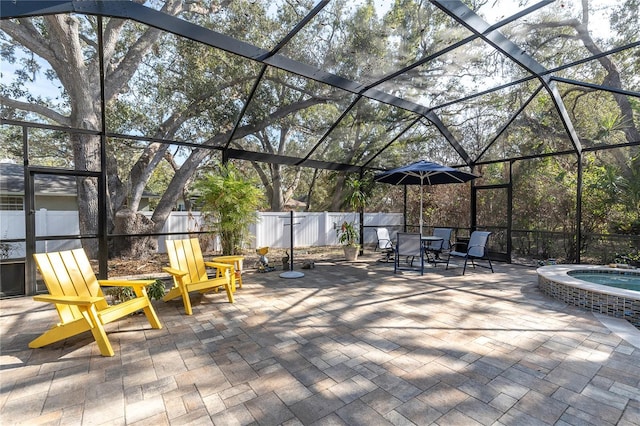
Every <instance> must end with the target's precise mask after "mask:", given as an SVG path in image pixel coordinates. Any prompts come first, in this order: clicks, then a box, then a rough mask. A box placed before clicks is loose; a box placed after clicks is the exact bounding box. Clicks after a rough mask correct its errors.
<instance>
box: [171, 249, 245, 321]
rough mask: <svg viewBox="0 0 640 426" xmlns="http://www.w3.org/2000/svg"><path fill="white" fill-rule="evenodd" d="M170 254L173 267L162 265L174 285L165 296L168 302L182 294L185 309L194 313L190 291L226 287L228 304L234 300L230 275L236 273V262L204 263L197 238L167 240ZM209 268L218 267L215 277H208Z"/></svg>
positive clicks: (189, 312) (202, 291)
mask: <svg viewBox="0 0 640 426" xmlns="http://www.w3.org/2000/svg"><path fill="white" fill-rule="evenodd" d="M166 244H167V254H168V255H169V265H170V267H165V268H162V270H163V271H165V272H168V273H169V274H171V275H172V276H173V283H174V286H173V288H172V289H171V290H169V292H168V293H167V294H166V295H165V296H164V298H163V299H162V300H164V301H165V302H167V301H169V300H172V299H175V298H177V297H182V303H183V304H184V310H185V311H186V313H187V315H192V314H193V311H192V310H191V300H189V293H190V292H192V291H200V293H207V292H209V291H211V290H218V289H219V288H220V287H224V289H225V291H226V292H227V298H228V299H229V303H233V291H232V287H231V278H230V277H231V274H234V273H235V271H234V267H233V264H228V263H218V262H205V261H204V259H203V258H202V250H200V243H199V242H198V239H197V238H190V239H186V240H167V241H166ZM207 267H209V268H216V276H215V277H213V278H209V276H208V275H207Z"/></svg>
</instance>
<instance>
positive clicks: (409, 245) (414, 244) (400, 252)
mask: <svg viewBox="0 0 640 426" xmlns="http://www.w3.org/2000/svg"><path fill="white" fill-rule="evenodd" d="M401 258H406V263H407V264H408V266H404V265H402V266H401V265H400V259H401ZM415 260H418V261H419V262H420V267H419V270H420V275H423V274H424V250H423V246H422V236H421V235H420V234H417V233H408V232H398V234H397V240H396V249H395V260H394V262H393V273H394V274H395V273H396V272H397V271H399V270H401V269H415V270H418V268H415V267H414V266H413V262H414V261H415Z"/></svg>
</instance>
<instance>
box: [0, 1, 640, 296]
mask: <svg viewBox="0 0 640 426" xmlns="http://www.w3.org/2000/svg"><path fill="white" fill-rule="evenodd" d="M638 7H639V6H638V3H637V2H636V1H633V0H630V1H613V0H602V1H599V0H583V1H561V0H556V1H553V0H544V1H529V0H522V1H512V0H487V1H453V0H442V1H440V0H432V1H412V0H398V1H382V0H378V1H373V0H370V1H367V0H359V1H346V0H345V1H339V0H332V1H329V0H325V1H305V0H294V1H290V0H276V1H269V0H238V1H217V0H211V1H207V0H203V1H178V0H166V1H161V0H151V1H145V2H134V1H21V0H17V1H14V0H12V1H0V18H1V19H2V21H0V24H1V31H0V34H1V36H2V38H1V43H2V77H1V81H0V83H1V87H2V92H1V93H0V99H1V100H2V132H3V145H4V148H2V151H0V153H1V154H2V155H1V157H2V158H10V159H13V160H19V161H24V165H25V168H24V183H25V185H24V194H23V196H24V212H25V221H24V223H25V225H24V227H25V229H24V233H25V237H24V238H22V237H21V238H13V239H12V238H11V237H9V238H7V237H6V236H2V238H3V240H5V241H8V242H11V243H15V244H19V245H23V246H24V250H23V251H24V253H25V259H26V260H25V261H26V262H27V267H26V271H27V272H26V274H27V279H26V281H27V282H30V281H31V280H32V279H33V275H31V276H29V274H33V273H34V272H33V271H32V269H33V268H32V266H30V264H29V259H30V257H31V253H33V252H34V251H35V249H36V241H39V240H40V239H44V237H41V236H39V235H38V233H37V230H36V229H35V226H36V225H35V223H34V221H33V219H31V218H29V212H31V211H33V210H34V209H35V208H36V207H37V206H34V205H33V203H34V202H35V201H34V197H33V195H32V194H31V195H30V193H29V192H30V191H32V188H33V187H34V186H35V184H36V181H37V179H38V177H39V176H43V175H46V176H49V175H52V174H53V175H57V174H59V175H64V176H74V177H77V178H78V182H79V183H78V186H77V196H78V199H80V200H84V202H80V203H79V205H78V206H77V209H78V212H79V215H80V217H81V223H80V232H79V234H78V235H73V236H72V235H63V236H57V238H58V239H65V238H81V239H84V240H87V241H88V240H91V241H93V243H94V244H95V245H96V247H98V248H100V250H99V252H100V253H101V254H102V253H106V252H107V250H106V249H107V246H108V241H109V239H114V238H123V237H124V236H125V235H126V232H124V231H123V228H118V227H117V226H115V225H114V220H115V217H116V216H117V214H118V212H122V211H124V210H132V211H134V212H135V211H137V210H138V207H139V205H140V198H141V197H142V194H143V192H144V190H145V187H146V186H147V184H148V183H149V181H150V177H151V175H152V174H153V173H157V172H158V170H159V167H161V166H160V165H161V164H164V163H163V160H166V159H167V158H168V157H171V167H172V168H170V169H167V171H166V172H161V174H165V175H168V176H169V177H168V178H167V180H166V181H165V186H164V187H163V188H162V191H163V192H162V193H161V194H159V201H158V203H157V205H156V206H155V210H154V216H153V217H152V219H151V221H152V222H155V223H159V222H160V221H161V219H162V218H163V217H166V215H167V214H168V213H169V212H170V211H171V210H172V209H173V208H174V207H175V204H176V200H178V199H179V198H180V197H181V196H182V195H183V194H182V193H181V191H182V189H183V188H184V187H185V186H186V185H187V184H188V183H189V182H190V181H191V180H192V179H193V178H194V177H197V175H198V174H199V173H200V172H201V169H200V167H203V166H204V165H206V164H208V162H210V161H212V159H216V160H220V161H223V162H225V161H233V160H235V161H240V162H247V163H251V164H255V165H256V166H255V167H256V168H257V167H259V165H265V166H264V167H265V168H264V169H262V170H265V172H264V173H265V175H268V176H266V177H265V178H264V179H265V181H266V182H268V183H269V185H273V188H271V187H270V191H272V192H278V191H280V192H285V191H284V189H282V188H278V187H276V185H275V182H276V181H279V180H280V175H278V174H277V170H276V169H278V167H281V168H283V169H285V170H298V169H305V170H306V169H309V170H324V171H328V172H329V173H334V174H335V175H340V176H342V175H344V174H353V175H356V176H361V177H362V176H366V175H367V174H369V173H371V174H372V173H375V172H379V171H383V170H388V169H392V168H395V167H399V166H402V165H404V164H408V163H411V162H413V161H416V160H417V159H424V160H428V161H434V162H437V163H441V164H446V165H449V166H453V167H459V168H462V169H463V170H465V171H469V172H472V173H475V174H479V175H482V176H483V177H482V178H481V179H478V180H477V181H475V182H473V183H471V184H469V185H468V186H467V187H466V191H467V194H468V195H467V198H466V199H465V200H464V204H465V207H464V208H465V211H468V217H469V219H468V222H467V223H465V224H464V225H463V227H468V228H470V229H475V228H484V229H489V230H494V231H495V234H496V236H497V240H496V244H499V245H500V248H499V249H496V250H497V251H499V252H500V253H503V254H504V255H505V258H506V259H507V260H508V259H510V258H511V253H512V250H514V249H515V248H516V246H517V247H520V246H526V245H527V244H530V242H529V241H528V240H527V238H526V234H527V232H530V231H531V229H529V228H527V227H528V226H530V225H529V224H524V222H523V223H522V224H520V223H519V219H520V218H521V217H524V216H525V215H526V216H527V217H530V216H535V215H538V214H540V211H544V210H545V209H547V207H545V206H546V204H545V203H547V202H548V203H550V204H551V205H554V202H553V201H545V196H546V195H545V194H538V196H537V197H535V198H536V200H537V201H536V202H535V203H534V202H528V201H530V200H527V197H528V196H529V195H530V194H531V193H532V191H533V189H532V187H531V185H532V181H534V180H535V179H536V178H534V177H533V176H538V175H537V173H538V172H539V170H540V168H541V167H546V168H547V170H551V169H552V168H553V167H556V166H557V164H559V165H560V166H562V167H565V170H566V169H570V168H572V170H573V171H572V172H571V173H566V172H564V171H556V173H555V174H554V175H553V178H552V180H551V181H550V182H548V183H547V184H546V187H547V188H551V189H553V188H555V187H563V188H565V189H566V188H568V190H567V191H564V195H563V196H564V197H566V198H564V199H561V200H560V201H556V202H555V205H559V204H563V203H564V204H569V205H570V207H567V210H571V212H570V214H561V213H558V214H557V215H556V216H555V217H551V218H549V219H548V220H547V223H548V226H547V228H546V229H545V230H546V231H549V232H550V234H549V235H548V236H547V237H546V238H548V239H555V238H556V236H555V235H554V232H555V230H557V229H559V228H558V223H560V222H562V229H563V233H564V234H566V233H567V232H568V233H569V236H568V237H566V238H568V240H567V241H568V242H567V244H568V245H572V246H573V249H572V250H573V251H572V254H571V256H570V258H571V260H573V261H580V257H581V253H583V252H584V250H583V248H584V245H585V244H584V241H586V239H587V238H588V236H587V234H594V235H595V234H598V235H600V234H601V233H602V230H601V229H600V228H598V227H597V226H596V225H593V226H592V224H597V223H598V221H600V222H602V220H603V219H602V218H603V217H604V213H602V215H601V216H598V215H597V214H595V213H594V214H592V213H591V212H592V211H596V212H599V211H601V210H604V211H606V210H607V209H606V206H605V207H601V206H592V205H591V199H592V198H593V199H597V198H598V197H599V195H598V194H599V193H597V191H599V190H600V189H599V188H598V185H597V182H598V179H600V178H602V179H603V180H604V178H605V177H607V178H610V180H611V181H612V182H617V179H618V178H620V179H622V180H624V182H626V183H625V185H626V187H625V188H627V189H625V190H624V191H623V192H621V193H620V194H621V195H620V196H619V197H618V198H615V197H613V198H612V201H611V202H616V203H617V202H619V201H620V197H627V196H628V197H629V198H630V201H628V202H626V201H625V202H626V204H625V205H624V206H626V207H620V208H618V207H616V208H615V209H611V210H616V211H618V210H625V209H626V210H625V211H624V212H620V217H622V216H624V217H625V218H626V219H625V220H627V221H629V220H628V218H629V217H630V215H631V216H633V215H634V214H635V215H636V216H635V217H636V218H637V215H638V212H637V210H636V211H635V212H634V211H631V212H629V211H628V210H629V209H631V210H633V206H635V208H636V209H637V208H638V201H637V200H635V201H634V200H633V199H632V198H633V197H635V195H634V194H636V193H637V194H640V190H639V189H638V188H637V187H638V186H639V185H640V183H638V182H639V181H640V177H639V175H640V172H639V171H638V170H639V169H640V159H639V157H638V152H639V150H640V148H639V146H640V132H639V131H638V129H639V127H640V124H639V120H640V112H639V108H640V107H639V105H640V103H639V97H640V77H639V76H640V59H639V58H640V36H639V31H638V24H637V23H638V22H640V16H639V12H638ZM5 141H6V142H5ZM125 153H126V154H125ZM551 159H553V161H556V163H557V164H554V165H549V164H547V163H548V162H550V161H551ZM601 168H603V170H602V171H601V170H600V169H601ZM604 169H606V170H604ZM274 170H275V171H274ZM269 173H271V174H270V175H269ZM543 179H544V178H543ZM585 179H586V180H587V182H586V183H585V182H584V181H585ZM592 179H593V180H594V181H592ZM314 182H315V181H314ZM332 182H333V181H332ZM634 185H635V186H634ZM585 186H586V188H585ZM340 187H341V186H340V184H339V183H335V188H338V189H339V188H340ZM538 187H545V183H544V182H543V183H540V184H539V185H538ZM310 192H311V190H309V193H310ZM551 192H552V190H550V191H549V194H548V197H547V198H549V197H557V196H558V194H555V193H554V194H551ZM323 194H324V195H325V198H331V190H330V189H328V190H326V192H325V193H323ZM0 195H3V196H5V195H4V194H0ZM274 197H275V196H274ZM309 197H310V195H309ZM583 197H586V198H587V200H586V201H585V200H584V199H583ZM600 198H601V199H603V198H602V197H600ZM625 199H626V198H625ZM274 205H275V206H277V205H278V203H277V201H275V202H274V203H273V204H272V207H273V206H274ZM441 205H442V203H441ZM536 206H538V207H537V210H536ZM629 206H631V207H629ZM273 208H275V207H273ZM322 208H325V207H324V206H323V207H322ZM452 208H454V207H452ZM585 208H588V209H589V214H588V218H586V219H585V217H583V216H584V215H583V209H585ZM617 217H618V216H616V218H617ZM616 220H617V219H616ZM636 220H637V219H636ZM541 222H542V221H541ZM631 222H633V220H631ZM587 225H588V226H587ZM625 226H626V225H625ZM622 228H624V226H623V227H622ZM624 229H628V227H627V228H624ZM158 232H159V231H158V229H157V228H154V225H153V224H151V225H149V228H148V231H147V232H146V233H145V234H157V233H158ZM612 233H613V234H615V232H612ZM140 235H142V234H140ZM563 238H564V237H563ZM598 238H599V237H598ZM615 238H616V239H617V240H616V241H618V240H619V241H621V242H622V243H621V244H624V245H627V244H632V245H633V244H635V245H636V247H637V245H638V244H640V242H639V241H638V235H637V232H635V231H634V230H633V228H632V229H631V231H628V232H626V233H625V234H622V235H617V234H616V236H615ZM569 240H570V241H569ZM106 263H107V259H106V254H104V255H103V256H102V258H101V265H100V274H101V275H103V276H104V275H105V274H106V270H107V267H106V266H107V265H106ZM29 271H31V272H29ZM25 291H26V292H27V294H29V293H30V292H33V291H34V290H33V289H27V290H25Z"/></svg>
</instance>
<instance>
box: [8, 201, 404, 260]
mask: <svg viewBox="0 0 640 426" xmlns="http://www.w3.org/2000/svg"><path fill="white" fill-rule="evenodd" d="M144 214H145V215H147V216H149V217H150V216H151V214H152V213H151V212H145V213H144ZM35 215H36V235H37V236H38V237H45V236H64V235H69V236H75V235H78V234H79V233H80V230H79V224H78V212H74V211H53V210H46V209H42V210H38V211H36V212H35ZM258 217H259V219H258V222H257V223H256V224H255V225H252V226H251V229H250V234H251V235H252V236H254V239H253V240H252V241H249V242H248V246H249V247H248V248H257V247H273V248H288V247H290V246H291V216H290V213H289V212H275V213H274V212H259V213H258ZM358 217H359V216H358V214H357V213H342V212H320V213H306V212H295V213H294V219H293V243H294V247H317V246H333V245H338V239H337V235H336V229H338V228H339V227H340V225H341V224H342V222H344V221H350V222H356V223H357V222H358ZM364 226H365V231H364V241H365V244H370V243H371V244H374V243H375V242H376V241H377V239H376V234H375V230H374V229H373V227H375V226H384V227H387V228H389V231H390V232H391V233H392V236H393V235H394V234H395V232H397V231H398V230H400V229H401V227H402V214H401V213H365V215H364ZM200 229H201V228H200V213H199V212H193V213H189V212H172V213H171V215H170V216H169V218H168V219H167V222H166V223H165V225H164V228H163V229H162V232H163V233H179V232H187V233H188V232H197V231H200ZM24 238H25V225H24V212H23V211H0V249H3V250H4V251H0V258H1V257H5V258H21V257H24V255H25V245H24V243H4V242H2V240H7V239H24ZM166 238H184V235H182V236H169V237H164V236H161V237H158V252H159V253H164V252H165V250H166V249H165V244H164V241H165V239H166ZM78 247H80V240H74V239H70V240H50V241H39V242H38V243H37V245H36V251H39V252H40V251H56V250H66V249H72V248H78ZM216 249H219V247H216Z"/></svg>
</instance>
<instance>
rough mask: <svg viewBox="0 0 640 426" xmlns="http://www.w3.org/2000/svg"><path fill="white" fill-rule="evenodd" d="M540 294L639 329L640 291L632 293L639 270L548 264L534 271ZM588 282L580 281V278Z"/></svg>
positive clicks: (635, 286) (637, 279) (639, 276)
mask: <svg viewBox="0 0 640 426" xmlns="http://www.w3.org/2000/svg"><path fill="white" fill-rule="evenodd" d="M537 272H538V287H539V288H540V290H542V292H543V293H545V294H547V295H548V296H551V297H553V298H554V299H558V300H561V301H563V302H565V303H568V304H570V305H574V306H577V307H579V308H582V309H585V310H588V311H592V312H598V313H601V314H605V315H609V316H612V317H616V318H624V319H626V320H627V321H629V322H630V323H631V324H633V325H634V326H635V327H637V328H639V329H640V291H637V290H633V288H636V289H637V288H639V287H637V285H638V284H636V283H638V281H639V280H640V271H638V270H632V269H618V268H607V267H604V266H596V265H549V266H543V267H541V268H538V270H537ZM581 275H582V276H583V277H584V278H585V279H589V280H590V281H593V282H590V281H585V280H583V279H580V276H581Z"/></svg>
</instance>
